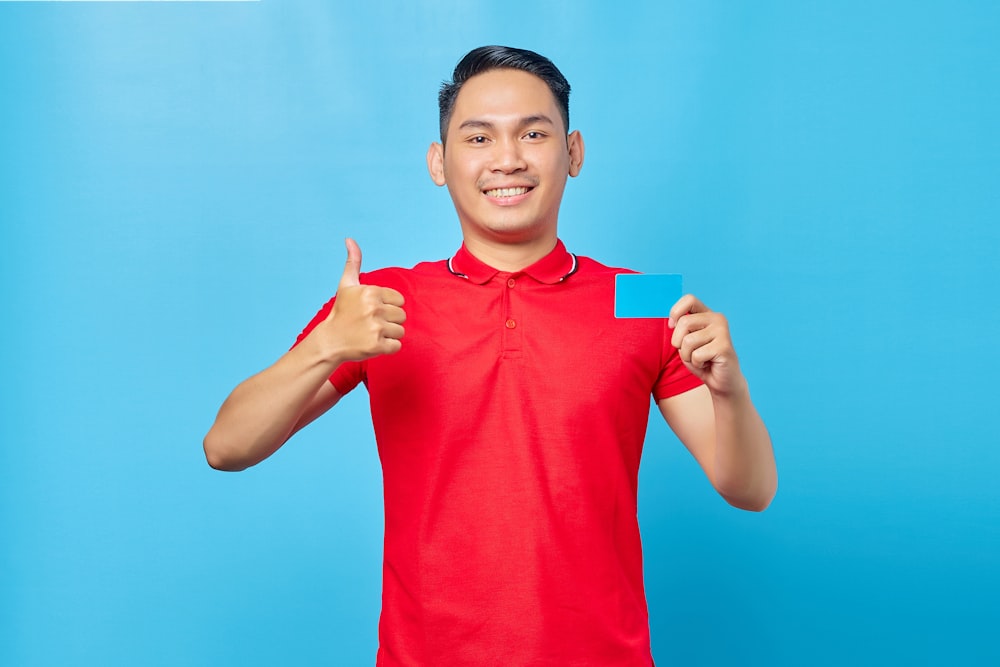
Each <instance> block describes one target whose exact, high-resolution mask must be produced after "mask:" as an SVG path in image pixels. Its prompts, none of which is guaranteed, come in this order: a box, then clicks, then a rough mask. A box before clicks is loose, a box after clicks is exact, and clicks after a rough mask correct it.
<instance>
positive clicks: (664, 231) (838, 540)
mask: <svg viewBox="0 0 1000 667" xmlns="http://www.w3.org/2000/svg"><path fill="white" fill-rule="evenodd" d="M997 6H998V5H997V4H996V3H992V2H985V1H984V2H960V1H956V2H944V1H941V2H902V1H900V2H826V3H819V2H797V1H792V0H788V1H784V2H781V1H777V0H773V1H767V0H764V1H761V2H736V1H733V2H722V1H710V2H706V1H700V2H694V1H690V2H688V1H684V2H680V1H677V2H660V1H653V0H650V1H648V2H638V3H627V2H626V3H607V2H602V3H597V2H590V3H587V2H554V3H544V2H542V3H531V4H527V5H525V4H520V5H517V4H515V5H511V4H498V3H494V4H492V5H489V6H488V7H487V6H485V5H480V4H479V3H473V2H467V1H461V2H459V1H454V2H453V1H443V0H433V1H432V0H420V1H417V2H411V3H393V4H390V3H380V2H364V3H340V2H335V3H329V2H318V1H317V2H306V1H304V0H303V1H291V0H263V1H261V2H214V3H206V2H185V3H179V2H145V3H132V2H101V3H97V2H0V99H2V102H0V167H2V174H0V175H2V179H0V222H2V236H0V278H2V292H0V299H2V301H0V313H2V315H0V317H2V318H3V337H2V340H3V343H2V345H0V368H2V369H3V382H2V389H0V391H2V392H3V395H2V401H0V406H2V407H0V409H2V411H3V413H2V420H0V446H2V449H0V663H2V664H4V665H16V666H31V667H33V666H43V665H44V666H47V665H91V664H92V665H109V666H129V667H131V666H135V665H143V666H160V665H184V666H193V665H205V666H218V665H241V666H242V665H318V664H330V665H369V664H373V662H374V657H375V649H376V644H377V635H376V627H377V620H378V611H379V607H380V566H381V560H380V559H381V538H382V515H381V511H382V508H381V479H380V472H379V465H378V458H377V454H376V450H375V444H374V440H373V436H372V431H371V425H370V422H369V419H368V406H367V395H366V392H365V391H364V390H363V388H361V389H359V390H358V391H356V392H355V393H354V394H352V395H351V396H350V397H349V398H347V399H345V400H344V401H343V402H342V404H341V405H339V406H338V407H337V408H336V410H335V412H334V413H331V414H329V415H327V417H326V418H324V419H322V420H320V421H319V422H317V423H316V424H314V425H312V426H311V427H310V428H308V429H307V430H306V431H304V432H302V433H301V434H299V435H298V436H297V437H296V438H295V439H294V440H293V441H292V442H291V443H289V445H288V446H286V447H285V448H284V449H283V450H281V451H280V452H279V453H278V454H276V455H275V456H274V457H273V458H272V459H270V460H268V461H266V462H265V463H263V464H262V465H260V466H258V467H257V468H255V469H251V470H250V471H247V472H244V473H240V474H224V473H220V472H216V471H213V470H211V469H209V467H208V466H207V465H206V464H205V461H204V457H203V454H202V449H201V439H202V437H203V436H204V433H205V432H206V430H207V429H208V427H209V426H210V424H211V423H212V420H213V418H214V416H215V412H216V410H217V409H218V407H219V405H220V403H221V402H222V400H223V399H224V398H225V396H226V395H227V393H228V392H229V391H230V389H232V387H233V386H235V385H236V383H237V382H239V381H240V380H242V379H243V378H245V377H246V376H248V375H250V374H252V373H254V372H256V371H257V370H260V369H261V368H263V367H265V366H267V365H268V364H270V363H271V362H272V361H273V360H274V359H276V358H277V357H278V356H279V355H280V354H281V353H282V352H283V351H284V350H286V349H287V348H288V346H289V345H290V344H291V343H292V341H293V340H294V338H295V336H296V335H297V334H298V332H299V331H300V330H301V328H302V327H303V326H304V325H305V324H306V322H307V321H308V320H309V319H310V318H311V317H312V315H313V314H314V313H315V311H316V310H317V309H318V308H319V307H320V305H321V304H322V303H323V302H325V301H326V300H327V299H328V298H329V297H330V296H331V294H332V293H333V292H334V290H335V288H336V283H337V279H338V277H339V275H340V272H341V270H342V267H343V262H344V250H343V239H344V237H345V236H348V235H350V236H353V237H355V238H356V239H358V241H359V242H360V244H361V247H362V249H363V250H364V253H365V255H364V268H369V269H371V268H376V267H380V266H387V265H401V266H411V265H413V264H414V263H416V262H418V261H421V260H425V259H441V258H444V257H447V256H449V255H451V254H452V253H453V252H454V251H455V250H456V249H457V247H458V245H459V243H460V234H459V228H458V223H457V220H456V218H455V214H454V211H453V209H452V206H451V202H450V200H449V198H448V195H447V192H446V191H445V190H444V189H438V188H436V187H434V186H433V184H432V183H431V181H430V179H429V177H428V176H427V173H426V168H425V164H424V153H425V151H426V148H427V146H428V144H429V143H430V142H431V141H432V140H434V139H435V138H436V135H437V108H436V94H437V88H438V85H439V84H440V82H441V81H442V80H443V79H445V78H447V77H448V76H449V75H450V73H451V70H452V68H453V67H454V65H455V63H456V62H457V61H458V59H459V58H460V57H461V56H462V55H463V54H464V53H465V52H466V51H468V50H469V49H471V48H473V47H475V46H479V45H481V44H493V43H499V44H510V45H514V46H520V47H525V48H530V49H533V50H536V51H539V52H540V53H543V54H545V55H547V56H549V57H551V58H552V59H553V60H554V61H555V63H556V64H557V65H558V66H559V67H560V68H561V69H562V71H563V72H564V73H565V74H566V76H567V77H568V79H569V80H570V82H571V84H572V85H573V95H572V99H571V125H572V127H573V128H576V129H579V130H581V131H582V132H583V135H584V138H585V140H586V143H587V159H586V165H585V167H584V169H583V173H582V174H581V176H580V177H579V178H578V179H575V180H572V181H571V182H570V183H569V185H568V187H567V191H566V196H565V200H564V205H563V208H562V215H561V218H560V226H561V235H562V237H563V239H564V240H565V242H566V244H567V246H568V247H569V249H570V250H572V251H574V252H577V253H581V254H586V255H591V256H594V257H596V258H598V259H600V260H602V261H604V262H606V263H609V264H613V265H619V266H629V267H632V268H635V269H638V270H640V271H645V272H674V273H683V274H684V276H685V286H686V288H687V289H689V290H690V291H692V292H694V293H696V294H698V295H699V296H700V297H702V298H703V299H704V300H705V301H706V302H707V303H708V304H709V305H710V306H712V307H714V308H715V309H717V310H721V311H723V312H725V313H726V314H727V315H728V316H729V319H730V322H731V326H732V330H733V335H734V340H735V343H736V347H737V351H738V352H739V353H740V355H741V360H742V364H743V367H744V369H745V371H746V373H747V375H748V377H749V379H750V383H751V389H752V392H753V395H754V398H755V400H756V402H757V404H758V406H759V408H760V411H761V412H762V413H763V415H764V418H765V420H766V421H767V423H768V425H769V427H770V430H771V433H772V436H773V439H774V444H775V448H776V452H777V457H778V463H779V470H780V477H781V481H780V489H779V491H778V496H777V498H776V500H775V502H774V504H773V505H772V507H771V508H770V509H769V510H768V511H767V512H765V513H764V514H750V513H743V512H740V511H737V510H734V509H731V508H729V507H728V506H727V505H726V504H725V503H724V502H723V501H722V500H721V499H720V498H718V497H716V496H715V494H714V492H712V490H711V488H710V486H709V484H708V482H707V481H706V480H705V479H704V477H703V475H702V474H701V472H700V471H699V470H698V468H697V466H696V464H695V463H694V461H693V460H692V459H691V458H690V456H689V455H688V454H687V453H686V452H685V451H684V450H683V447H682V446H681V445H680V444H679V443H678V442H677V441H676V440H675V438H674V437H673V436H672V434H671V433H670V431H669V429H667V427H666V426H665V425H664V424H663V423H662V420H660V418H659V416H658V414H657V415H655V418H654V419H652V421H651V425H650V430H649V436H648V438H647V442H646V449H645V453H644V461H643V467H642V474H641V481H640V492H639V493H640V522H641V526H642V532H643V541H644V545H645V572H646V584H647V592H648V598H649V608H650V618H651V628H652V637H653V651H654V656H655V657H656V658H657V661H658V664H663V665H736V664H740V665H844V664H848V665H886V664H928V665H930V664H934V665H937V664H940V665H945V664H951V665H994V664H1000V645H998V643H997V641H996V637H995V631H996V628H997V627H998V625H1000V612H998V603H997V599H998V598H1000V581H998V579H1000V494H998V484H997V477H998V466H1000V438H998V436H997V429H996V416H995V414H996V412H995V410H996V405H997V398H998V392H997V389H996V383H997V377H998V375H1000V354H998V352H997V344H998V341H1000V316H998V307H997V305H998V304H997V287H998V280H997V277H996V273H995V267H996V265H997V260H998V259H1000V232H998V228H1000V198H998V194H997V193H998V191H1000V189H998V187H997V181H998V173H1000V171H998V168H1000V139H998V137H1000V126H998V125H1000V123H998V119H1000V85H998V82H1000V48H998V46H997V35H998V34H1000V11H998V9H997Z"/></svg>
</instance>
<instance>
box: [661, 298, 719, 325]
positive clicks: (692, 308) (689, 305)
mask: <svg viewBox="0 0 1000 667" xmlns="http://www.w3.org/2000/svg"><path fill="white" fill-rule="evenodd" d="M709 312H712V311H710V310H709V309H708V307H706V306H705V304H703V303H702V302H701V301H699V300H698V298H697V297H695V296H694V295H693V294H685V295H684V296H682V297H681V298H679V299H677V303H675V304H674V305H673V306H672V307H671V308H670V319H669V320H668V321H667V325H668V326H669V327H670V328H671V329H673V328H674V327H675V326H677V320H679V319H680V318H682V317H683V316H684V315H687V314H688V313H709Z"/></svg>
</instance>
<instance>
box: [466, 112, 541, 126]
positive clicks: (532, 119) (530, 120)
mask: <svg viewBox="0 0 1000 667" xmlns="http://www.w3.org/2000/svg"><path fill="white" fill-rule="evenodd" d="M538 123H548V124H549V125H555V123H553V122H552V119H551V118H549V117H548V116H546V115H545V114H541V113H539V114H534V115H531V116H525V117H523V118H521V119H520V120H519V121H518V127H524V126H526V125H535V124H538ZM495 127H496V126H495V125H494V124H493V123H491V122H490V121H488V120H481V119H479V118H470V119H469V120H466V121H462V124H461V125H459V126H458V129H460V130H469V129H483V130H492V129H494V128H495Z"/></svg>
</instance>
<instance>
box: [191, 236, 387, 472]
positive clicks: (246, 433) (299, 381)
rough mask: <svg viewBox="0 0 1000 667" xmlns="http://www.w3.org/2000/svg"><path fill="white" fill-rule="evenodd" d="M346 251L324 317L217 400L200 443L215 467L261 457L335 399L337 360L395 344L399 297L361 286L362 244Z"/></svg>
mask: <svg viewBox="0 0 1000 667" xmlns="http://www.w3.org/2000/svg"><path fill="white" fill-rule="evenodd" d="M347 253H348V258H347V264H346V266H345V268H344V274H343V276H342V277H341V280H340V285H339V287H338V289H337V300H336V302H335V303H334V305H333V308H332V309H331V311H330V314H329V315H328V316H327V318H326V319H325V320H323V321H322V322H320V323H319V324H318V325H317V326H316V328H315V329H313V331H312V332H310V334H309V335H308V336H306V338H305V339H304V340H303V341H302V342H301V343H300V344H299V345H297V346H296V347H294V348H292V349H291V350H289V351H288V352H286V353H285V354H284V355H283V356H282V357H281V358H280V359H278V361H277V362H275V363H274V365H272V366H270V367H269V368H267V369H265V370H264V371H261V372H260V373H258V374H257V375H254V376H253V377H251V378H249V379H247V380H245V381H243V382H242V383H240V384H239V385H238V386H237V387H236V389H234V390H233V392H232V393H231V394H230V395H229V397H228V398H227V399H226V400H225V402H224V403H223V404H222V408H220V410H219V414H218V416H217V417H216V418H215V423H214V424H212V428H211V429H209V431H208V434H207V435H206V436H205V441H204V447H205V457H206V459H207V460H208V464H209V465H210V466H212V467H213V468H217V469H219V470H244V469H245V468H248V467H250V466H252V465H255V464H257V463H259V462H260V461H263V460H264V459H265V458H267V457H268V456H270V455H271V454H273V453H274V452H275V451H277V450H278V448H279V447H281V446H282V445H283V444H284V443H285V442H287V441H288V439H289V438H290V437H292V435H293V434H295V433H296V432H297V431H298V430H299V429H301V428H302V427H304V426H305V425H306V424H308V423H310V422H311V421H313V420H314V419H316V418H317V417H319V416H320V415H321V414H323V413H324V412H326V411H327V410H329V409H330V408H331V407H333V406H334V405H335V404H336V403H337V401H338V400H340V394H339V393H338V392H337V390H336V389H335V388H334V387H333V385H332V384H330V383H329V382H327V378H329V377H330V375H331V374H332V373H333V371H334V370H335V369H336V368H337V367H338V366H339V365H340V364H342V363H343V362H345V361H362V360H364V359H369V358H371V357H375V356H378V355H380V354H393V353H395V352H398V351H399V349H400V348H401V346H402V343H401V342H400V339H401V338H402V337H403V333H404V331H403V326H402V324H403V321H404V320H405V319H406V314H405V313H404V312H403V308H402V306H403V296H402V295H401V294H400V293H399V292H397V291H396V290H393V289H389V288H384V287H375V286H369V285H361V284H360V282H359V274H360V270H361V250H360V248H358V246H357V244H356V243H355V242H354V241H353V240H351V239H348V241H347Z"/></svg>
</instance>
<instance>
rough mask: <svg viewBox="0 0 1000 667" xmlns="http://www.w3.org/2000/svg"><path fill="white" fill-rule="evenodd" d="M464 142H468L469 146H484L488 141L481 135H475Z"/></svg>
mask: <svg viewBox="0 0 1000 667" xmlns="http://www.w3.org/2000/svg"><path fill="white" fill-rule="evenodd" d="M466 141H468V142H469V143H470V144H477V145H481V144H485V143H486V142H488V141H489V139H487V138H486V137H485V136H483V135H481V134H477V135H475V136H473V137H469V138H468V139H466Z"/></svg>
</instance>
